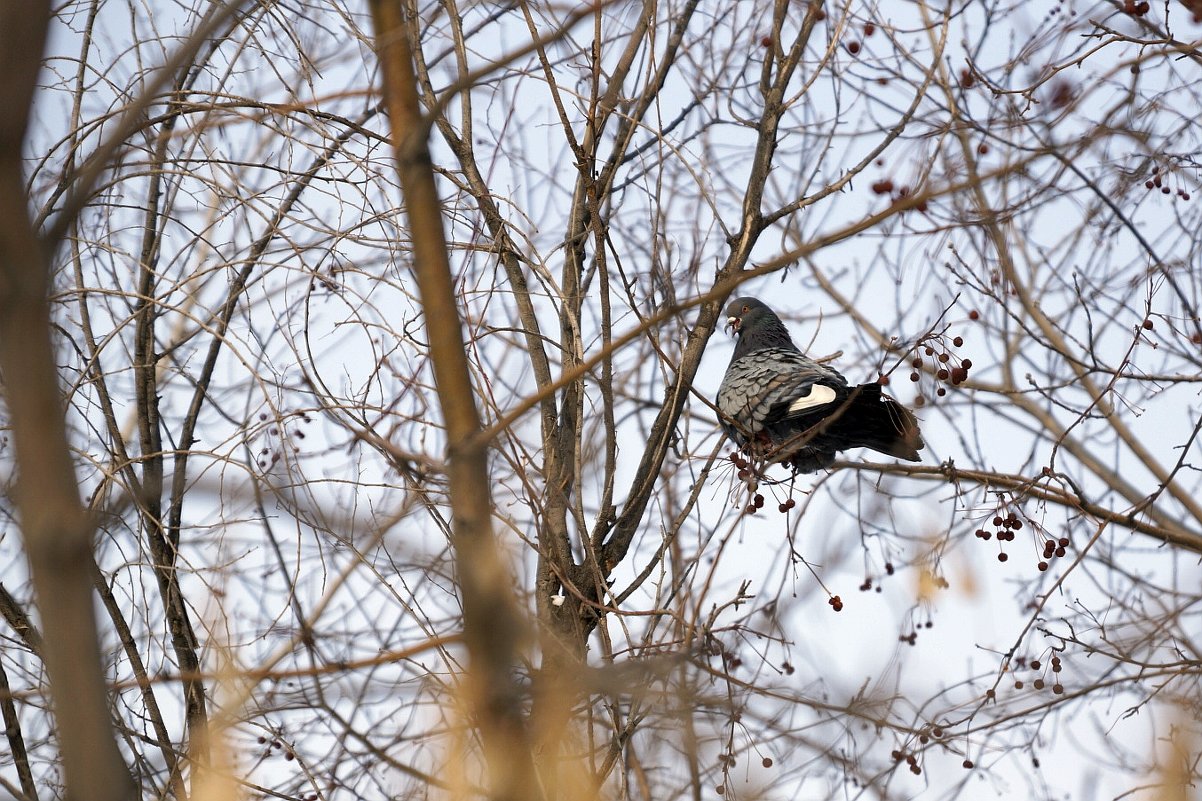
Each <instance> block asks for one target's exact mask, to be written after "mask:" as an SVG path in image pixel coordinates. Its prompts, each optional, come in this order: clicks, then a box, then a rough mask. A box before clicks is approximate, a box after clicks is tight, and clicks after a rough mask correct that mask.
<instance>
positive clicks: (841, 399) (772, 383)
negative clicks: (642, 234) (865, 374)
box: [718, 298, 923, 473]
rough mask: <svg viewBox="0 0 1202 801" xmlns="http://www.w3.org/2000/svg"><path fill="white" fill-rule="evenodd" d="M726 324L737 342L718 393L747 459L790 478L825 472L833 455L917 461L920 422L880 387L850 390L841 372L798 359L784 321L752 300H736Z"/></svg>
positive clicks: (723, 412) (728, 310)
mask: <svg viewBox="0 0 1202 801" xmlns="http://www.w3.org/2000/svg"><path fill="white" fill-rule="evenodd" d="M726 319H727V322H728V324H729V326H730V327H731V328H733V329H734V332H735V335H736V336H737V337H738V340H737V341H736V342H735V352H734V355H733V356H731V359H730V366H729V367H727V368H726V375H725V376H724V377H723V378H722V385H721V386H720V387H719V388H718V411H719V412H721V422H722V427H723V429H724V430H725V431H726V433H727V435H728V436H730V438H731V439H732V440H733V441H734V442H735V443H736V444H738V445H740V446H742V447H743V448H744V449H745V450H747V451H748V452H749V454H751V455H753V456H755V457H758V458H762V459H765V460H767V461H769V462H783V463H785V464H786V465H788V466H790V467H791V468H792V469H793V472H795V473H812V472H814V471H815V470H819V469H821V468H823V467H828V466H830V464H831V463H832V462H834V460H835V454H836V453H837V452H838V451H845V450H848V449H849V448H871V449H872V450H874V451H880V452H881V453H884V454H888V455H889V456H894V457H896V458H898V459H908V460H910V461H912V462H917V461H919V460H920V458H919V456H918V452H919V451H920V450H922V448H923V442H922V435H921V434H920V433H919V432H918V421H917V420H916V419H915V418H914V415H913V414H911V413H910V411H909V410H908V409H906V408H905V407H904V406H902V405H901V404H900V403H898V402H897V401H895V400H893V398H890V397H889V396H888V395H883V394H881V387H880V385H879V384H877V383H875V382H873V383H871V384H861V385H860V386H858V387H851V386H848V384H847V379H845V378H844V377H843V376H842V375H840V374H839V372H838V371H836V370H834V369H832V368H830V367H827V366H826V365H822V364H819V363H818V362H816V361H814V360H813V359H809V358H806V357H805V356H804V355H802V353H801V351H800V350H798V349H797V346H796V345H794V344H793V340H792V339H791V338H790V337H789V332H788V330H787V329H786V328H785V325H784V323H782V322H781V320H780V318H779V317H777V316H776V313H775V312H773V311H772V309H770V308H768V307H767V306H765V305H764V304H763V303H761V302H760V301H758V300H756V299H755V298H736V299H735V300H733V301H731V302H730V304H729V305H728V306H727V307H726Z"/></svg>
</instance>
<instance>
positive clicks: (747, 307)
mask: <svg viewBox="0 0 1202 801" xmlns="http://www.w3.org/2000/svg"><path fill="white" fill-rule="evenodd" d="M767 319H773V320H777V321H778V323H779V318H778V317H777V316H776V314H775V312H773V311H772V309H769V308H768V307H767V306H765V305H764V304H763V303H761V302H760V301H758V300H756V299H755V298H750V297H748V298H735V299H734V300H732V301H731V302H730V303H728V304H726V327H727V328H728V329H730V330H731V332H732V333H735V334H739V333H741V332H742V331H743V329H745V328H747V327H748V326H751V327H755V324H756V322H757V321H760V320H767Z"/></svg>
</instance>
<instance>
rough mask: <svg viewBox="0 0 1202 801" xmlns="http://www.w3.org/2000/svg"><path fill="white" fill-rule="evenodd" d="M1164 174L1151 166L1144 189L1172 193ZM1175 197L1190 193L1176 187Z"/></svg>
mask: <svg viewBox="0 0 1202 801" xmlns="http://www.w3.org/2000/svg"><path fill="white" fill-rule="evenodd" d="M1145 5H1146V4H1145ZM1164 176H1165V173H1162V172H1161V171H1160V167H1153V168H1152V177H1151V178H1149V179H1148V180H1146V181H1144V188H1145V189H1159V190H1160V193H1161V194H1162V195H1171V194H1173V189H1172V187H1168V186H1165V185H1164ZM1177 197H1179V198H1181V199H1182V200H1189V199H1190V194H1189V192H1187V191H1185V190H1184V189H1181V188H1180V187H1178V189H1177Z"/></svg>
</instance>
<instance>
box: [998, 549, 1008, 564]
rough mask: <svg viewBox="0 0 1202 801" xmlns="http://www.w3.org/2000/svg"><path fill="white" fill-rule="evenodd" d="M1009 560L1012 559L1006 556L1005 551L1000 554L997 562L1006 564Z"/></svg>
mask: <svg viewBox="0 0 1202 801" xmlns="http://www.w3.org/2000/svg"><path fill="white" fill-rule="evenodd" d="M1009 558H1010V557H1009V556H1007V555H1006V552H1005V551H1002V552H1001V553H999V554H998V555H997V560H998V561H999V562H1005V561H1006V560H1007V559H1009Z"/></svg>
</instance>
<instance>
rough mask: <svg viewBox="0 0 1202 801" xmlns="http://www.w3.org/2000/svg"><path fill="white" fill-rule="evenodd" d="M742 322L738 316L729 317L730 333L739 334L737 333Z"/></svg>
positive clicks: (727, 327)
mask: <svg viewBox="0 0 1202 801" xmlns="http://www.w3.org/2000/svg"><path fill="white" fill-rule="evenodd" d="M740 322H741V321H740V320H739V318H738V317H727V318H726V329H727V330H728V331H730V333H732V334H737V333H739V323H740Z"/></svg>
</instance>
